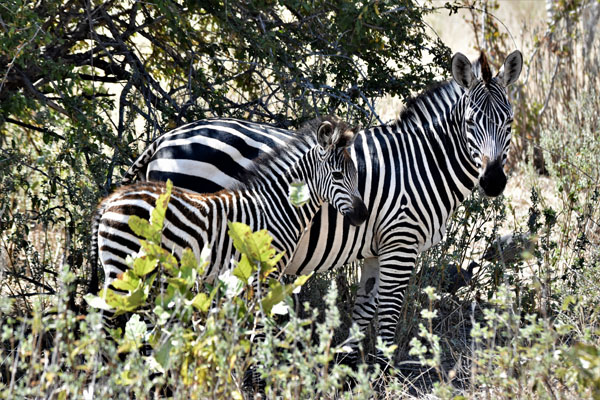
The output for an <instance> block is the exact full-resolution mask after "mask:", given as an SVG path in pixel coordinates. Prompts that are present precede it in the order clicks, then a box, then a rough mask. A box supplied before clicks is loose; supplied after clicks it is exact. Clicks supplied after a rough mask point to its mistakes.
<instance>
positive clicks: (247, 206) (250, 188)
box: [93, 116, 367, 287]
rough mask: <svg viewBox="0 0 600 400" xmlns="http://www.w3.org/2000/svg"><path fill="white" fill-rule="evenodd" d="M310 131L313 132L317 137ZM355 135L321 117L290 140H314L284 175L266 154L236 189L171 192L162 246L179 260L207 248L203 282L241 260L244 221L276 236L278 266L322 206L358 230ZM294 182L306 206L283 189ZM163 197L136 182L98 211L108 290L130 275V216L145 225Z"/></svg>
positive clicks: (134, 246)
mask: <svg viewBox="0 0 600 400" xmlns="http://www.w3.org/2000/svg"><path fill="white" fill-rule="evenodd" d="M311 128H316V135H315V130H314V129H311ZM357 131H358V129H357V128H356V127H349V126H348V125H347V124H346V123H345V122H343V121H341V120H339V119H337V118H334V117H330V116H327V117H323V118H322V119H319V120H318V121H315V122H313V123H312V124H311V125H310V126H309V127H308V128H307V129H306V130H305V132H300V133H299V134H298V135H296V136H295V137H294V138H293V139H292V140H291V141H290V142H289V145H290V146H291V147H294V148H297V147H298V146H300V145H301V143H302V145H305V144H306V143H308V141H311V143H313V138H315V139H316V143H315V144H313V145H309V146H307V148H309V150H308V151H307V152H306V153H305V154H304V155H303V156H301V157H300V158H298V159H297V161H296V162H295V163H294V165H293V166H291V168H290V169H289V170H288V171H287V172H286V173H284V174H279V173H273V170H272V169H270V168H265V167H263V163H264V165H270V162H271V161H272V160H273V158H274V157H277V155H268V156H266V158H265V159H263V160H262V161H258V162H257V165H256V166H255V167H254V169H253V170H252V171H250V172H248V173H247V175H246V181H247V182H246V183H245V184H244V185H240V186H239V187H238V188H236V189H232V190H222V191H219V192H217V193H215V194H208V195H201V194H198V193H195V192H192V191H189V190H186V189H180V188H177V187H173V189H172V193H171V197H170V201H169V204H168V208H167V212H166V216H165V223H164V228H163V232H162V245H163V246H164V247H165V248H166V249H168V250H170V251H171V252H172V253H173V254H174V255H175V257H176V258H178V259H180V258H181V256H182V252H183V250H184V249H185V248H188V247H189V248H191V249H192V251H193V253H194V255H195V256H196V259H197V260H198V261H200V255H201V252H202V249H203V248H204V246H205V245H209V247H210V257H209V261H210V262H209V265H208V267H207V268H206V270H205V272H204V276H203V280H204V281H207V282H212V281H214V279H215V278H216V276H218V275H219V274H220V273H222V272H223V271H224V269H226V268H229V267H230V262H229V261H230V260H231V258H232V256H234V257H238V256H239V255H238V253H237V252H236V250H235V249H234V246H233V240H232V239H231V238H229V236H228V235H227V230H228V221H237V222H243V223H246V224H247V225H249V226H250V228H251V229H252V230H253V231H257V230H261V229H267V230H268V231H269V233H270V234H271V235H272V236H273V242H272V243H273V246H274V247H275V248H276V249H278V250H280V251H283V257H282V258H281V260H280V261H279V266H280V267H281V268H283V267H285V265H286V263H287V262H288V261H289V260H290V259H291V257H292V255H293V254H294V250H295V247H296V246H297V243H298V242H299V241H300V235H301V233H302V232H303V231H304V230H305V229H306V227H307V226H308V225H309V224H310V222H311V219H312V217H313V216H314V215H315V214H316V212H317V210H319V209H320V208H321V206H322V204H323V203H324V202H325V201H327V202H329V203H330V204H332V205H333V206H334V208H335V209H336V210H337V211H339V212H340V213H341V214H342V215H344V216H345V217H346V218H348V219H349V220H350V221H352V223H353V224H356V225H359V224H362V223H363V222H364V221H365V220H366V217H367V210H366V207H365V205H364V203H363V202H362V200H361V198H360V195H359V194H358V188H357V176H358V174H357V171H356V167H355V165H354V163H353V162H352V160H351V158H350V154H349V153H348V151H347V148H348V147H349V146H351V144H352V142H353V140H354V138H355V137H356V133H357ZM300 142H301V143H300ZM295 181H303V182H305V184H306V187H307V189H308V196H309V199H308V203H307V204H305V205H302V206H301V207H296V206H294V205H293V204H291V202H290V201H289V199H288V188H289V186H290V184H291V183H293V182H295ZM164 191H165V183H164V182H152V181H148V182H138V183H134V184H132V185H128V186H123V187H121V188H119V189H117V190H116V191H115V192H114V193H112V194H111V195H109V196H108V197H107V198H105V199H104V200H103V201H102V202H101V203H100V205H99V206H98V208H97V212H96V218H95V220H94V228H93V231H94V237H95V238H96V240H97V244H95V246H96V248H97V250H98V258H99V259H100V262H101V263H102V265H103V268H104V272H105V277H106V281H105V287H108V286H109V285H110V283H111V282H112V281H114V279H115V278H116V277H117V276H118V275H119V274H121V273H123V272H124V271H125V270H126V269H127V264H126V261H125V259H126V257H127V255H133V254H135V253H137V252H138V251H139V250H140V242H139V238H138V237H137V236H136V235H135V234H134V233H133V232H132V231H131V229H130V228H129V225H128V221H129V218H130V217H131V216H132V215H137V216H139V217H141V218H145V219H148V218H149V216H150V212H151V210H152V209H153V207H154V204H155V202H156V200H157V198H158V196H160V194H161V193H163V192H164Z"/></svg>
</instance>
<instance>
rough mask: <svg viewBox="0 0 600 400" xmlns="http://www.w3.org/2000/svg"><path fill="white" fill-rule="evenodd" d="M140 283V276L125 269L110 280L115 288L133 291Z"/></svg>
mask: <svg viewBox="0 0 600 400" xmlns="http://www.w3.org/2000/svg"><path fill="white" fill-rule="evenodd" d="M141 283H142V281H141V280H140V278H138V277H137V275H136V274H135V273H134V272H133V271H132V270H127V271H125V272H124V273H123V274H121V275H119V277H118V278H117V279H115V280H114V281H112V286H113V287H114V288H115V289H119V290H125V291H128V292H133V291H134V290H136V289H138V288H139V287H140V285H141Z"/></svg>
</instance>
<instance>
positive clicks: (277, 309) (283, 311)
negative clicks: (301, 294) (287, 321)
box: [271, 301, 290, 315]
mask: <svg viewBox="0 0 600 400" xmlns="http://www.w3.org/2000/svg"><path fill="white" fill-rule="evenodd" d="M289 311H290V310H289V308H288V306H287V304H285V302H283V301H280V302H279V303H277V304H275V305H274V306H273V308H271V312H272V313H273V314H277V315H287V313H288V312H289Z"/></svg>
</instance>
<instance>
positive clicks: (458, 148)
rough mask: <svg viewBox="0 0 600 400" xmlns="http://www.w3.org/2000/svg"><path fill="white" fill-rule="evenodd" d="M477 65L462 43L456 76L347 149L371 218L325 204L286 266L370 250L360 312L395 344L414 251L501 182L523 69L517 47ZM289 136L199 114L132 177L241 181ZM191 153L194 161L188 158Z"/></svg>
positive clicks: (334, 260)
mask: <svg viewBox="0 0 600 400" xmlns="http://www.w3.org/2000/svg"><path fill="white" fill-rule="evenodd" d="M477 66H478V67H479V69H480V71H481V72H480V73H479V75H480V76H476V75H475V73H474V70H475V68H474V67H473V66H472V65H471V63H470V62H469V60H468V59H467V58H466V57H465V56H464V55H462V54H460V53H458V54H457V55H455V56H454V57H453V59H452V74H453V77H454V80H452V81H449V82H446V83H443V84H441V85H438V86H436V87H435V88H432V89H430V90H428V91H426V92H425V93H423V94H421V95H420V96H418V97H416V98H415V99H412V100H411V101H410V102H409V103H408V104H407V107H406V109H405V110H404V111H403V112H402V114H401V116H400V118H399V119H398V120H397V121H396V122H395V123H393V124H390V125H384V126H378V127H374V128H370V129H368V130H365V131H362V132H360V133H359V134H358V137H357V139H356V140H355V142H354V146H353V147H352V149H351V154H352V158H353V159H354V160H355V161H356V165H357V167H358V173H359V192H360V193H361V195H362V198H363V200H364V202H365V204H366V205H367V208H368V210H369V217H368V220H367V223H366V224H365V225H362V226H360V227H355V226H351V225H350V224H349V223H348V221H346V220H344V218H343V217H342V216H341V215H339V214H338V213H336V212H334V209H333V208H331V207H323V208H322V209H321V210H320V212H318V213H317V215H316V216H315V218H314V220H313V223H312V226H311V229H310V230H309V231H308V233H307V234H305V235H303V237H302V239H301V242H300V245H299V246H298V248H297V251H296V253H295V255H294V257H293V259H292V260H291V262H290V263H289V265H288V267H287V269H286V271H287V272H288V273H290V274H305V273H309V272H311V271H323V270H327V269H330V268H335V267H338V266H340V265H342V264H345V263H347V262H350V261H353V260H355V259H358V258H363V259H365V267H364V268H363V271H362V274H361V285H360V289H359V292H358V297H357V302H356V304H355V308H354V315H353V318H354V320H355V321H356V322H358V324H359V325H360V327H361V328H365V327H366V326H367V325H368V323H369V322H370V320H371V319H372V317H373V315H374V313H375V311H378V315H379V325H380V326H379V328H380V329H379V333H380V335H381V336H382V337H383V338H384V339H385V340H386V341H388V342H390V341H392V340H393V337H394V333H395V328H396V324H397V321H398V318H399V313H400V308H401V304H402V300H403V292H404V289H405V287H406V286H407V284H408V280H409V278H410V274H411V271H412V270H413V268H414V266H415V260H416V257H417V255H418V254H419V253H420V252H422V251H424V250H426V249H428V248H429V247H431V246H432V245H434V244H436V243H438V242H439V241H440V240H441V238H442V236H443V235H444V232H445V229H446V223H447V221H448V218H449V216H450V215H451V214H452V212H453V211H454V210H455V209H456V208H457V206H458V205H459V204H460V203H461V202H462V201H463V200H464V199H465V197H466V196H468V195H469V193H470V192H471V191H472V190H473V188H474V187H475V186H476V185H477V184H479V186H480V187H481V188H482V190H483V191H484V192H485V193H486V194H487V195H490V196H496V195H499V194H500V193H501V192H502V191H503V189H504V187H505V184H506V175H505V173H504V171H503V165H504V163H505V161H506V157H507V152H508V148H509V144H510V138H511V134H510V124H511V121H512V115H513V113H512V107H511V105H510V103H509V101H508V97H507V93H506V86H508V85H509V84H511V83H513V82H514V81H516V79H517V78H518V76H519V74H520V71H521V66H522V56H521V53H520V52H518V51H515V52H514V53H512V54H511V55H509V56H508V57H507V59H506V60H505V63H504V66H503V69H502V70H501V72H500V73H499V74H498V75H497V76H495V77H492V75H491V72H490V70H489V66H488V64H487V61H486V60H485V57H484V56H483V54H482V57H481V58H480V60H479V64H478V65H477ZM289 135H292V133H291V132H288V131H283V130H278V129H274V128H271V127H268V126H265V125H260V124H255V123H251V122H245V121H236V120H230V119H220V120H206V121H200V122H197V123H195V124H192V125H188V126H185V127H182V128H179V129H177V130H174V131H172V132H171V133H169V134H166V135H164V136H162V137H160V138H158V139H157V140H156V141H155V142H154V143H153V144H152V145H151V147H150V148H149V149H148V150H147V151H146V152H144V154H142V156H140V158H139V159H138V161H137V162H136V163H135V164H134V166H133V167H132V168H131V170H130V171H129V172H128V175H127V176H126V178H125V179H126V180H132V179H135V178H136V177H137V179H142V180H143V179H157V178H159V179H166V178H167V177H169V178H171V177H179V178H181V180H179V181H178V183H177V184H178V185H180V186H183V187H188V188H190V189H193V190H198V189H200V190H205V189H204V188H198V187H196V186H194V185H195V182H196V179H198V178H199V177H200V178H202V179H203V180H204V181H205V182H206V186H205V187H206V188H208V187H211V188H214V189H212V190H216V189H217V188H220V187H221V186H228V185H230V184H231V183H230V182H229V181H228V180H231V181H235V179H236V177H237V176H238V173H239V172H238V171H240V170H243V169H244V168H247V167H248V165H252V163H253V159H254V158H255V157H256V156H259V155H260V154H263V153H269V152H272V151H281V146H282V145H281V143H280V141H281V140H282V138H285V137H287V136H289ZM209 140H210V143H209ZM200 142H202V143H203V145H202V146H198V147H196V148H194V147H193V146H191V145H189V144H191V143H200ZM302 152H303V149H301V148H291V147H289V146H288V147H287V148H285V153H286V154H287V156H288V158H286V159H285V160H280V161H281V162H279V163H274V164H273V165H272V168H273V169H274V170H276V169H277V170H278V169H282V168H285V166H284V167H282V165H281V164H282V163H283V164H285V163H288V165H291V164H289V163H291V160H293V159H296V158H297V157H298V156H299V155H300V154H302ZM189 160H193V161H194V162H197V163H198V164H195V165H196V167H193V168H189V166H190V165H191V164H190V161H189ZM204 166H209V167H208V168H204ZM214 171H219V172H217V174H213V172H214ZM223 176H225V177H226V178H225V179H223ZM210 185H212V186H210ZM206 190H207V189H206Z"/></svg>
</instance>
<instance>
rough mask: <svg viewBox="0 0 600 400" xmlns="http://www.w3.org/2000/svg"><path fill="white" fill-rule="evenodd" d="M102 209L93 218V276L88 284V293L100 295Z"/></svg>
mask: <svg viewBox="0 0 600 400" xmlns="http://www.w3.org/2000/svg"><path fill="white" fill-rule="evenodd" d="M102 210H103V208H102V207H98V208H97V209H96V211H94V215H93V216H92V237H91V240H90V257H89V259H90V270H91V276H90V281H89V283H88V293H92V294H96V293H98V287H99V279H98V262H99V260H98V227H99V226H100V219H101V218H102Z"/></svg>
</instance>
